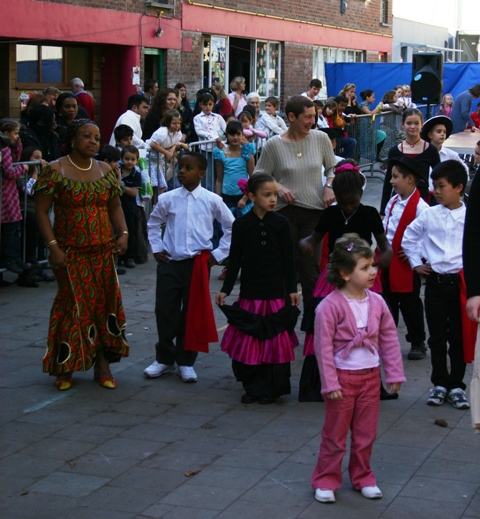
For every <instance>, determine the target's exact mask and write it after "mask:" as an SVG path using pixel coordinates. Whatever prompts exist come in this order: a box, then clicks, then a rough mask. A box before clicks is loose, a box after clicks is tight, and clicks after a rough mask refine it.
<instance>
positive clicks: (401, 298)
mask: <svg viewBox="0 0 480 519" xmlns="http://www.w3.org/2000/svg"><path fill="white" fill-rule="evenodd" d="M420 287H421V281H420V276H418V275H417V274H416V273H415V272H414V278H413V291H412V292H392V291H391V290H390V279H389V272H388V271H387V272H384V282H383V287H382V288H383V294H382V295H383V297H384V299H385V301H386V302H387V305H388V308H389V309H390V312H391V313H392V316H393V320H394V321H395V325H396V326H397V327H398V317H399V311H400V312H402V317H403V320H404V322H405V326H406V327H407V335H406V336H405V339H406V340H407V342H409V343H411V345H412V346H419V345H421V344H423V343H424V342H425V322H424V319H423V303H422V300H421V299H420Z"/></svg>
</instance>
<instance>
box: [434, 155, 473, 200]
mask: <svg viewBox="0 0 480 519" xmlns="http://www.w3.org/2000/svg"><path fill="white" fill-rule="evenodd" d="M430 178H431V179H432V180H440V179H441V178H444V179H445V180H446V181H447V182H448V183H449V184H450V185H451V186H453V187H457V186H459V185H460V184H462V186H463V187H462V193H463V192H464V191H465V187H466V185H467V182H468V174H467V170H466V169H465V167H464V165H463V164H462V163H461V162H459V161H458V160H446V161H444V162H440V163H439V164H437V165H436V166H435V167H434V168H433V171H432V174H431V175H430Z"/></svg>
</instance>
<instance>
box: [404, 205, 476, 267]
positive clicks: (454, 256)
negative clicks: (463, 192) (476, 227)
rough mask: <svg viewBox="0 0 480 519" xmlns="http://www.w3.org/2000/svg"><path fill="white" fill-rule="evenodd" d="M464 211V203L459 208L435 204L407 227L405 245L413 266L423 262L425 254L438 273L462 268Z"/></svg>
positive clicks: (425, 257)
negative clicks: (448, 207)
mask: <svg viewBox="0 0 480 519" xmlns="http://www.w3.org/2000/svg"><path fill="white" fill-rule="evenodd" d="M465 212H466V208H465V205H464V204H463V203H462V205H461V207H459V208H458V209H447V208H446V207H445V206H443V205H435V206H433V207H429V208H428V209H427V210H426V211H423V213H422V214H421V215H420V216H419V217H418V218H416V219H415V220H414V221H413V222H412V223H411V224H410V225H409V226H408V227H407V228H406V230H405V234H404V235H403V240H402V248H403V250H404V251H405V254H406V255H407V257H408V260H409V261H410V265H411V266H412V268H415V267H418V266H419V265H422V263H423V262H422V258H424V259H426V260H427V263H429V264H430V265H431V267H432V269H433V271H434V272H437V273H438V274H456V273H457V272H459V271H460V270H461V269H462V268H463V261H462V243H463V227H464V224H465Z"/></svg>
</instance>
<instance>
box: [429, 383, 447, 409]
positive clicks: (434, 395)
mask: <svg viewBox="0 0 480 519" xmlns="http://www.w3.org/2000/svg"><path fill="white" fill-rule="evenodd" d="M446 396H447V388H446V387H443V386H434V387H432V389H430V396H429V397H428V400H427V405H443V402H445V398H446Z"/></svg>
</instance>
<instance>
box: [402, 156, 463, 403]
mask: <svg viewBox="0 0 480 519" xmlns="http://www.w3.org/2000/svg"><path fill="white" fill-rule="evenodd" d="M431 178H432V181H433V185H434V194H435V198H436V199H437V201H438V203H439V205H436V206H433V207H429V208H428V209H427V210H426V211H424V212H423V213H422V214H421V215H420V216H419V217H418V218H416V219H415V220H414V221H413V222H412V223H411V224H410V225H409V226H408V227H407V229H406V230H405V234H404V237H403V240H402V247H403V250H404V251H405V254H406V255H407V257H408V260H409V262H410V265H411V266H412V268H413V269H414V270H415V272H417V274H419V275H422V276H425V278H426V284H425V314H426V317H427V324H428V331H429V335H430V338H429V339H428V345H429V347H430V351H431V359H432V375H431V381H432V384H433V385H434V387H433V388H432V389H431V390H430V396H429V398H428V400H427V404H428V405H436V406H438V405H442V404H443V402H444V401H445V398H448V401H449V402H450V403H451V404H452V405H453V407H455V408H456V409H468V408H469V407H470V404H469V403H468V401H467V399H466V396H465V388H466V385H465V383H464V382H463V377H464V376H465V368H466V364H465V362H464V357H463V338H462V310H463V311H464V308H462V305H461V302H460V286H461V284H462V282H464V281H462V279H463V276H461V272H462V269H463V261H462V241H463V228H464V223H465V205H464V204H463V202H462V201H461V196H462V193H463V191H464V189H465V186H466V184H467V179H468V177H467V173H466V171H465V168H464V167H463V165H462V164H461V163H460V162H458V161H456V160H447V161H445V162H441V163H440V164H438V165H437V166H435V168H434V169H433V171H432V173H431ZM464 306H465V305H463V307H464ZM447 341H448V347H447ZM447 355H448V357H449V358H450V371H449V370H448V365H447Z"/></svg>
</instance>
